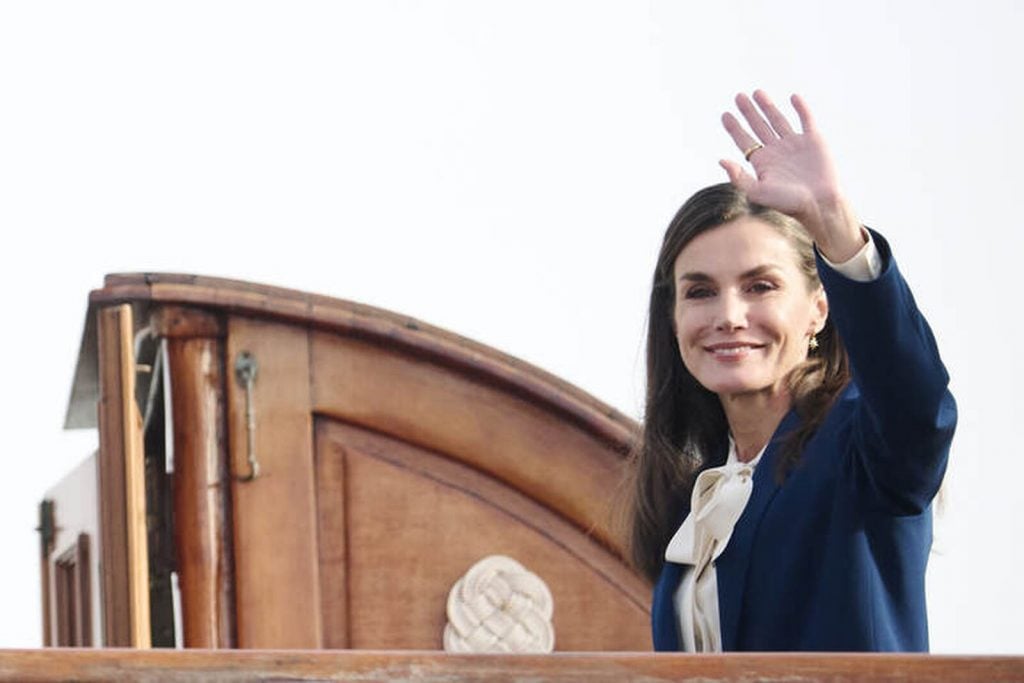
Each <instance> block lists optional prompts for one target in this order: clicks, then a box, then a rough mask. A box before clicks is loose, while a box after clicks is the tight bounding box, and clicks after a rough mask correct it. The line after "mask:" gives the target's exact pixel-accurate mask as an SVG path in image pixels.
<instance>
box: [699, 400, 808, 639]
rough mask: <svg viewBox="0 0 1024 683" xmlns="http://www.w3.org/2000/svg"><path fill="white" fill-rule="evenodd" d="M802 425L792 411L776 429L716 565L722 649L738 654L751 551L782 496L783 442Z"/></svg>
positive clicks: (755, 471)
mask: <svg viewBox="0 0 1024 683" xmlns="http://www.w3.org/2000/svg"><path fill="white" fill-rule="evenodd" d="M798 425H799V418H798V417H797V415H796V411H794V410H790V411H789V413H787V414H786V417H784V418H783V420H782V422H781V423H780V424H779V426H778V427H777V428H776V429H775V434H773V435H772V440H771V441H769V442H768V448H767V449H766V450H765V453H764V455H763V456H761V460H760V462H758V464H757V468H756V469H755V470H754V488H753V490H752V491H751V493H750V499H749V500H748V501H747V506H746V508H744V510H743V514H742V515H741V516H740V518H739V521H737V522H736V528H735V529H734V530H733V533H732V537H731V538H730V539H729V545H728V546H727V547H726V549H725V551H724V552H723V553H722V554H721V555H720V556H719V558H718V560H717V561H716V562H715V572H716V574H717V580H718V617H719V622H720V624H721V628H722V649H723V650H724V651H726V652H728V651H730V650H735V649H736V647H737V638H738V636H739V633H738V630H739V624H740V616H741V615H740V612H741V608H742V605H743V590H744V588H745V586H746V582H747V568H748V567H749V564H750V550H751V547H752V546H753V544H754V537H755V536H756V535H757V528H758V526H759V524H760V522H761V517H762V516H763V515H764V513H765V510H766V509H767V508H768V504H769V503H770V502H771V501H772V498H774V497H775V494H776V493H778V490H779V485H778V484H777V483H776V479H775V466H776V462H777V461H778V450H779V446H780V441H781V440H782V439H783V438H784V437H786V436H787V435H788V434H789V433H790V432H791V431H793V429H795V428H796V427H797V426H798Z"/></svg>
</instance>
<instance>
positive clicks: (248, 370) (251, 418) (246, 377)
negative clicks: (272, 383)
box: [235, 351, 260, 481]
mask: <svg viewBox="0 0 1024 683" xmlns="http://www.w3.org/2000/svg"><path fill="white" fill-rule="evenodd" d="M258 369H259V364H258V363H257V362H256V358H255V356H253V355H252V354H251V353H249V352H248V351H242V352H241V353H239V354H238V356H237V357H236V358H235V379H237V380H238V383H239V384H241V385H242V386H243V387H245V430H246V439H245V440H246V453H247V456H248V460H249V473H248V474H246V475H240V476H237V477H236V479H238V481H252V480H253V479H255V478H256V477H258V476H259V475H260V463H259V461H258V460H257V459H256V408H255V406H254V405H253V398H252V388H253V385H255V384H256V371H257V370H258Z"/></svg>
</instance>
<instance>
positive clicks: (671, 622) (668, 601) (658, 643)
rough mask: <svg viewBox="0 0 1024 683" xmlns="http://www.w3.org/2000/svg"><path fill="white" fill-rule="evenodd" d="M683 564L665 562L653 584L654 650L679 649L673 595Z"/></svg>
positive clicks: (677, 620)
mask: <svg viewBox="0 0 1024 683" xmlns="http://www.w3.org/2000/svg"><path fill="white" fill-rule="evenodd" d="M682 575H683V566H682V565H681V564H675V563H674V562H665V563H664V564H663V565H662V567H661V576H659V577H658V583H656V584H655V585H654V599H653V600H652V601H651V639H652V641H653V642H654V650H655V651H656V652H675V651H677V650H679V649H680V648H679V617H678V616H677V615H676V608H675V600H673V598H674V596H675V592H676V589H677V588H678V587H679V579H680V578H681V577H682Z"/></svg>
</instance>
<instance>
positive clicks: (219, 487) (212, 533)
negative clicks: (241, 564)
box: [152, 306, 235, 648]
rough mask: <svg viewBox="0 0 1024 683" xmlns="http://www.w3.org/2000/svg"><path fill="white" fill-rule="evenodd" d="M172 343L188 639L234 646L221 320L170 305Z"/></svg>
mask: <svg viewBox="0 0 1024 683" xmlns="http://www.w3.org/2000/svg"><path fill="white" fill-rule="evenodd" d="M152 323H153V331H154V333H155V334H157V335H158V336H160V337H162V338H164V339H165V340H166V343H167V362H168V366H169V368H170V394H171V410H172V414H173V416H174V419H173V423H174V424H173V439H174V536H175V539H174V542H175V547H176V549H177V556H178V563H177V565H178V580H179V581H178V585H179V586H180V589H181V611H182V631H183V634H182V638H183V642H184V645H185V647H189V648H231V647H234V646H235V614H234V612H235V600H234V589H233V584H234V568H233V562H232V553H231V545H230V543H231V524H230V499H229V494H230V479H229V475H228V468H227V443H226V435H225V424H226V423H225V406H224V381H225V369H224V343H223V336H224V335H223V325H222V323H221V321H220V319H219V318H218V317H216V316H214V315H212V314H210V313H207V312H205V311H202V310H197V309H189V308H183V307H179V306H165V307H163V308H160V309H158V310H157V311H156V313H155V314H154V316H153V319H152Z"/></svg>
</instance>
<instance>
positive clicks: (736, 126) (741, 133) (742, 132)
mask: <svg viewBox="0 0 1024 683" xmlns="http://www.w3.org/2000/svg"><path fill="white" fill-rule="evenodd" d="M722 125H723V126H725V130H726V132H727V133H729V137H731V138H732V141H733V142H735V143H736V146H737V147H738V148H739V150H740V152H742V153H743V154H746V153H747V151H748V150H750V149H751V148H752V147H756V146H757V145H758V144H759V143H758V141H757V140H755V139H754V137H753V136H752V135H751V134H750V133H748V132H747V130H746V129H745V128H744V127H743V124H742V123H740V122H739V120H737V118H736V117H735V116H733V115H732V114H730V113H729V112H726V113H724V114H722Z"/></svg>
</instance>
